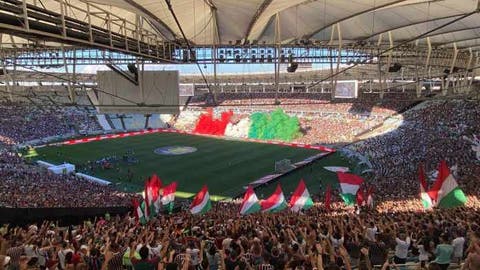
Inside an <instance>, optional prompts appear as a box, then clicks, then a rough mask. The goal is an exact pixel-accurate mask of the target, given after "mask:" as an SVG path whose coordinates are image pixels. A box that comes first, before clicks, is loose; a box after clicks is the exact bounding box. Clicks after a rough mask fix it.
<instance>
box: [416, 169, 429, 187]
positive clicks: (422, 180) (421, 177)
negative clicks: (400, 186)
mask: <svg viewBox="0 0 480 270" xmlns="http://www.w3.org/2000/svg"><path fill="white" fill-rule="evenodd" d="M418 179H419V180H420V185H422V187H423V190H425V191H427V190H428V187H427V181H426V180H425V169H424V168H423V163H420V164H418Z"/></svg>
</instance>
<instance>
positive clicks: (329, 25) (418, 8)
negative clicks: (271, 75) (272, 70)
mask: <svg viewBox="0 0 480 270" xmlns="http://www.w3.org/2000/svg"><path fill="white" fill-rule="evenodd" d="M27 2H29V3H33V4H34V5H37V6H40V4H39V3H40V2H41V6H42V7H43V8H45V9H47V10H50V11H53V12H57V13H60V6H59V2H58V0H42V1H33V0H28V1H27ZM86 2H89V3H94V4H95V5H98V6H101V7H102V8H104V9H106V10H108V11H109V12H111V13H112V14H115V15H118V16H119V17H121V18H122V19H125V20H127V21H129V22H131V23H135V20H136V15H137V14H138V15H141V16H142V17H143V18H145V19H147V20H148V21H149V22H150V25H149V26H147V27H148V28H149V29H150V30H151V31H154V32H157V33H158V34H159V35H160V36H161V37H162V38H163V39H164V40H169V41H178V40H181V39H182V35H181V31H180V28H179V27H178V25H177V23H176V22H175V19H174V17H173V15H172V13H171V12H170V10H169V7H168V5H167V1H165V0H71V1H68V3H69V5H72V6H77V5H78V6H79V7H80V6H84V5H85V3H86ZM169 2H170V3H171V6H172V9H173V14H175V16H176V17H177V18H178V21H179V25H180V27H181V28H182V30H183V31H184V33H185V35H186V37H187V38H188V40H189V41H190V42H192V44H195V45H212V44H225V45H227V44H248V43H255V42H258V43H259V44H262V43H264V42H265V43H266V44H273V43H275V42H276V41H280V42H282V43H283V44H295V43H296V42H302V41H304V40H313V41H323V42H329V43H330V44H334V43H336V42H337V41H338V39H339V37H340V38H341V39H342V41H343V43H350V42H352V43H353V42H358V41H366V42H371V43H372V44H378V42H379V40H380V41H381V43H389V41H390V40H389V38H390V37H389V34H390V35H391V38H392V39H393V41H394V43H398V42H403V41H407V40H415V39H416V38H417V37H418V36H419V35H421V34H424V33H426V32H427V31H429V30H432V29H434V28H436V27H439V26H442V25H444V24H445V27H442V28H441V29H438V30H437V31H434V32H432V33H428V34H427V35H425V36H422V37H421V38H420V39H419V40H418V42H419V43H420V44H422V43H426V39H425V38H426V37H430V41H431V44H432V45H434V46H445V47H450V46H452V44H453V42H456V45H457V48H469V47H471V48H473V49H474V50H477V49H479V48H480V30H478V28H479V27H480V14H479V13H478V9H479V1H478V0H430V1H427V0H169ZM66 12H67V13H68V15H69V16H72V17H75V18H78V19H80V20H84V19H85V18H83V17H84V16H85V14H80V13H81V12H80V13H79V14H76V13H77V11H76V10H75V9H70V8H69V9H67V11H66ZM470 13H471V14H470ZM466 14H470V15H469V16H465V15H466ZM462 16H465V17H464V18H463V17H462ZM80 17H82V18H80ZM453 20H457V21H455V22H453V23H451V22H452V21H453ZM449 23H450V24H449ZM92 24H96V25H102V24H103V25H105V22H104V21H103V22H102V21H101V20H100V21H98V22H92ZM143 27H145V26H143ZM276 29H277V31H276ZM339 30H340V36H339ZM275 32H277V34H278V36H277V37H276V35H275ZM381 35H382V37H381V38H380V36H381ZM15 39H16V40H15ZM2 43H22V41H21V40H19V39H17V38H13V37H11V36H10V35H3V36H2ZM50 45H53V46H55V44H52V43H51V44H50Z"/></svg>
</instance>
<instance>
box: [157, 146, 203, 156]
mask: <svg viewBox="0 0 480 270" xmlns="http://www.w3.org/2000/svg"><path fill="white" fill-rule="evenodd" d="M196 151H197V148H195V147H191V146H164V147H159V148H156V149H155V150H154V151H153V152H154V153H155V154H157V155H164V156H177V155H185V154H190V153H193V152H196Z"/></svg>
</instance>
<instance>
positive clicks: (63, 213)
mask: <svg viewBox="0 0 480 270" xmlns="http://www.w3.org/2000/svg"><path fill="white" fill-rule="evenodd" d="M130 210H131V209H130V208H129V207H104V208H100V207H88V208H0V224H5V223H10V224H16V225H23V224H28V223H33V222H41V221H43V220H51V221H57V220H58V221H59V224H75V223H80V222H83V221H84V220H87V219H89V218H91V219H92V220H93V218H94V217H96V216H104V215H105V213H107V212H108V213H109V214H110V215H111V216H114V215H124V214H126V213H127V212H128V211H130Z"/></svg>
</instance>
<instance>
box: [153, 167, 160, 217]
mask: <svg viewBox="0 0 480 270" xmlns="http://www.w3.org/2000/svg"><path fill="white" fill-rule="evenodd" d="M150 189H151V193H152V204H153V209H154V215H157V214H158V213H159V212H160V205H161V203H160V200H161V196H160V195H161V194H160V190H161V189H162V181H161V180H160V178H158V176H157V175H156V174H153V175H152V177H151V178H150Z"/></svg>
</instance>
